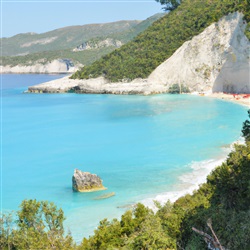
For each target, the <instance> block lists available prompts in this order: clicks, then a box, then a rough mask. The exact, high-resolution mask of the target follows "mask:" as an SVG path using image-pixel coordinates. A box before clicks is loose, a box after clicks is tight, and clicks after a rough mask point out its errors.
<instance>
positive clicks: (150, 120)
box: [1, 75, 247, 241]
mask: <svg viewBox="0 0 250 250" xmlns="http://www.w3.org/2000/svg"><path fill="white" fill-rule="evenodd" d="M1 77H2V204H1V207H2V209H3V211H11V210H17V209H18V205H19V204H20V203H21V201H22V200H23V199H37V200H48V201H53V202H54V203H55V204H56V205H57V206H58V207H61V208H62V209H63V210H64V212H65V215H66V217H67V220H66V222H65V229H66V231H67V230H68V229H69V230H70V231H71V232H72V235H73V237H74V238H75V239H76V240H77V241H80V240H81V239H82V237H83V236H85V237H87V236H88V235H90V234H92V233H93V230H94V229H95V228H96V227H97V226H98V222H99V221H100V220H102V219H104V218H108V219H112V218H115V217H119V216H120V215H121V214H122V213H123V212H124V211H125V209H126V208H127V207H129V206H130V205H133V204H135V203H136V202H140V201H143V202H147V201H148V200H152V199H154V198H155V197H157V196H159V195H162V194H164V193H166V192H167V193H169V194H171V193H174V192H176V191H182V190H183V189H187V188H189V187H190V186H191V185H194V184H195V183H196V182H197V181H198V180H199V178H200V175H202V176H203V175H204V173H203V172H204V171H205V169H206V167H207V166H208V165H211V164H214V163H217V162H219V161H220V160H221V159H224V158H225V155H226V154H227V152H228V149H229V147H230V145H231V143H233V142H234V141H236V140H238V139H239V137H240V135H241V127H242V123H243V121H244V120H245V119H246V118H247V112H246V110H247V109H246V108H244V107H242V106H240V105H237V104H233V103H230V102H226V101H222V100H216V99H210V98H206V97H200V96H192V95H168V94H162V95H152V96H133V95H131V96H117V95H80V94H24V93H23V91H25V90H26V89H27V86H30V85H33V84H38V83H41V82H45V81H48V80H50V79H51V80H53V79H56V78H58V77H61V75H2V76H1ZM75 168H78V169H81V170H82V171H87V172H91V173H96V174H98V175H99V176H100V177H101V178H102V180H103V184H104V186H105V187H107V188H108V189H107V190H104V191H100V192H94V193H75V192H73V191H72V186H71V178H72V175H73V172H74V169H75ZM195 171H196V172H195ZM194 172H195V174H194ZM112 192H114V193H115V196H112V197H110V198H108V199H96V198H97V197H100V196H102V195H104V196H105V194H108V193H112Z"/></svg>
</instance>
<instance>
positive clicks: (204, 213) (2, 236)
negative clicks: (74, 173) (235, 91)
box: [0, 110, 250, 250]
mask: <svg viewBox="0 0 250 250" xmlns="http://www.w3.org/2000/svg"><path fill="white" fill-rule="evenodd" d="M248 114H249V119H250V110H249V111H248ZM249 124H250V121H249V120H246V121H245V122H244V123H243V129H242V133H243V136H244V137H245V141H246V144H245V145H235V149H234V150H233V151H232V152H231V153H230V154H229V156H228V158H227V160H226V161H225V162H224V163H223V164H222V165H221V166H219V167H217V168H216V169H215V170H214V171H213V172H212V173H211V174H210V175H209V176H208V177H207V182H206V183H204V184H203V185H201V186H200V188H199V189H198V190H197V191H195V192H194V193H193V194H192V195H185V196H183V197H181V198H179V199H178V200H177V201H176V202H174V203H173V204H171V203H170V202H167V203H166V204H165V205H164V206H161V205H160V204H159V203H157V202H155V204H156V206H158V208H159V210H158V211H157V213H155V214H154V213H153V211H152V210H150V209H148V208H146V207H145V206H144V205H142V204H137V206H136V207H135V208H133V209H132V210H128V211H127V212H125V213H124V214H123V215H122V217H121V220H120V221H119V220H117V219H114V220H112V221H108V220H107V219H104V220H102V221H101V222H100V224H99V226H98V228H97V229H96V230H95V231H94V235H93V236H91V237H89V238H88V239H86V238H84V239H83V240H82V242H81V244H80V245H76V244H75V243H74V242H73V240H72V237H71V236H70V235H69V234H66V235H65V234H64V229H63V221H64V215H63V211H62V210H61V209H57V208H56V207H55V205H54V204H53V203H48V202H38V201H36V200H25V201H23V202H22V204H21V206H20V211H19V212H18V213H17V220H13V218H12V217H11V215H3V216H2V217H1V220H0V248H1V249H76V250H94V249H101V250H102V249H103V250H106V249H110V250H111V249H113V250H114V249H123V250H126V249H133V250H134V249H138V250H139V249H144V250H149V249H155V250H159V249H185V250H202V249H207V245H206V243H205V241H204V240H203V238H202V236H200V235H199V234H197V233H195V232H194V231H193V230H192V227H195V228H196V229H198V230H201V231H202V232H204V233H207V234H209V235H212V233H211V230H210V228H209V224H208V223H207V222H208V221H212V227H213V230H214V232H215V233H216V235H217V237H218V238H219V240H220V243H221V244H222V246H224V247H225V248H226V249H230V250H239V249H240V250H249V246H250V237H249V235H250V210H249V208H250V129H249V128H250V125H249Z"/></svg>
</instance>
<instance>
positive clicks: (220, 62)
mask: <svg viewBox="0 0 250 250" xmlns="http://www.w3.org/2000/svg"><path fill="white" fill-rule="evenodd" d="M245 29H246V23H245V21H244V20H243V14H241V13H239V12H235V13H232V14H229V15H228V16H225V17H223V18H222V19H221V20H220V21H219V22H218V23H214V24H212V25H210V26H209V27H208V28H206V29H205V30H204V31H203V32H202V33H201V34H199V35H197V36H195V37H193V39H192V40H190V41H187V42H185V43H184V44H183V45H182V46H181V47H180V48H179V49H178V50H176V52H175V53H174V54H173V55H172V56H171V57H170V58H169V59H168V60H166V61H165V62H163V63H162V64H161V65H160V66H159V67H157V68H156V69H155V70H154V71H153V72H152V73H151V75H150V76H149V77H148V81H149V82H151V83H152V84H155V83H157V84H163V85H165V86H166V87H169V86H171V85H173V84H176V83H177V84H184V85H186V86H188V87H189V89H190V90H191V91H213V92H233V93H250V59H249V58H250V43H249V40H248V39H247V37H246V36H245V35H244V31H245Z"/></svg>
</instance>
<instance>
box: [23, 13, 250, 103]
mask: <svg viewBox="0 0 250 250" xmlns="http://www.w3.org/2000/svg"><path fill="white" fill-rule="evenodd" d="M245 29H246V23H245V22H244V20H243V14H241V13H239V12H235V13H231V14H229V15H228V16H225V17H223V18H222V19H221V20H220V21H219V22H217V23H213V24H211V25H210V26H209V27H208V28H206V29H205V30H204V31H203V32H202V33H201V34H199V35H198V36H195V37H193V39H192V40H190V41H187V42H185V43H184V44H183V45H182V46H181V47H180V48H179V49H178V50H177V51H176V52H175V53H174V54H173V55H172V56H171V57H170V58H169V59H167V60H166V61H165V62H163V63H162V64H161V65H159V66H158V67H157V68H156V69H155V70H154V71H153V72H152V73H151V74H150V75H149V77H148V78H147V79H135V80H133V81H131V82H127V81H121V82H116V83H111V82H108V81H107V80H106V79H105V78H104V77H99V78H94V79H76V80H73V79H70V77H69V76H67V77H64V78H61V79H58V80H54V81H50V82H46V83H42V84H39V85H34V86H31V87H29V88H28V91H27V92H28V93H69V92H70V93H71V92H74V93H83V94H117V95H129V94H138V95H151V94H160V93H167V92H168V89H169V88H170V87H171V86H172V85H173V84H178V85H184V86H185V87H187V88H188V89H189V90H190V91H191V92H198V93H200V94H202V95H204V93H210V94H211V93H227V94H249V93H250V73H249V72H250V55H249V51H250V42H249V40H248V39H247V37H246V36H245V34H244V30H245ZM213 96H215V95H213ZM217 97H218V98H220V95H219V96H218V95H217ZM223 98H225V99H231V96H223ZM241 99H242V98H235V99H234V100H233V101H236V102H241V101H242V100H241ZM243 101H244V103H245V104H246V103H247V105H248V102H247V100H243Z"/></svg>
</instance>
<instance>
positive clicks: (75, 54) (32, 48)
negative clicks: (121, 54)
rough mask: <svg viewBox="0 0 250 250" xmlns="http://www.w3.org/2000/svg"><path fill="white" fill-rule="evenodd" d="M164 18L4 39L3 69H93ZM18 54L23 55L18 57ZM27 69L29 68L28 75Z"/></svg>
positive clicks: (160, 15)
mask: <svg viewBox="0 0 250 250" xmlns="http://www.w3.org/2000/svg"><path fill="white" fill-rule="evenodd" d="M164 15H165V13H158V14H155V15H153V16H151V17H149V18H147V19H146V20H144V21H120V22H115V23H107V24H90V25H84V26H73V27H66V28H61V29H58V30H54V31H50V32H47V33H43V34H33V33H28V34H19V35H16V36H14V37H11V38H3V39H1V40H2V43H3V56H2V57H0V60H1V63H0V65H2V66H3V67H2V70H3V72H6V73H7V72H13V73H17V72H18V71H17V70H21V72H23V73H28V72H29V69H28V68H27V67H26V66H28V67H29V66H32V65H35V64H36V65H40V66H41V67H43V66H42V65H45V64H50V63H51V62H52V61H54V60H61V59H62V60H63V61H65V59H66V60H70V61H71V63H72V64H74V65H79V64H80V65H89V64H91V63H93V62H94V61H96V60H98V59H100V58H101V57H102V56H104V55H106V54H108V53H110V52H112V51H113V50H114V49H116V48H118V47H120V46H121V45H123V44H125V43H127V42H128V41H130V40H132V39H133V38H134V37H135V36H137V35H138V34H139V33H140V32H142V31H143V30H145V29H146V28H147V27H149V26H150V25H151V24H152V23H153V22H154V21H156V20H157V19H159V18H161V17H162V16H164ZM17 54H22V55H19V56H15V55H17ZM15 66H17V67H15ZM13 67H15V69H14V68H13ZM23 67H26V69H25V70H24V71H23V70H22V69H23ZM41 67H40V68H41ZM36 68H38V67H36ZM32 72H33V71H32ZM39 73H41V71H39Z"/></svg>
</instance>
